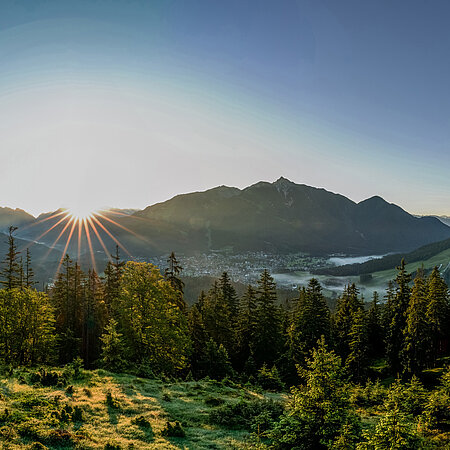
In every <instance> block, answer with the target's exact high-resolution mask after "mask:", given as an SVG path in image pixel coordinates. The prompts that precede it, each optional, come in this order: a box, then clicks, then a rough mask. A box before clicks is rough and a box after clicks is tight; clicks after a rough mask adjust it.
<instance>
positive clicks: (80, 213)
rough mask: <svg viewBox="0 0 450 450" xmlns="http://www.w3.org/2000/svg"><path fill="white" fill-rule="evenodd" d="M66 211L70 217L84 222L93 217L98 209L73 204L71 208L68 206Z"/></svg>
mask: <svg viewBox="0 0 450 450" xmlns="http://www.w3.org/2000/svg"><path fill="white" fill-rule="evenodd" d="M66 211H67V214H68V215H69V217H71V218H72V219H73V220H76V221H78V222H83V221H85V220H89V219H91V218H92V217H93V216H94V215H95V213H96V212H97V210H96V209H94V208H89V207H86V206H72V207H70V208H67V209H66Z"/></svg>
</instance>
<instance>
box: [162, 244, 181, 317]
mask: <svg viewBox="0 0 450 450" xmlns="http://www.w3.org/2000/svg"><path fill="white" fill-rule="evenodd" d="M167 263H168V264H169V267H167V268H166V269H165V270H164V278H165V279H166V280H167V281H168V282H169V283H170V284H171V286H172V287H173V288H174V289H175V291H176V292H177V293H178V306H179V307H180V309H181V310H183V311H184V310H185V309H186V302H185V301H184V299H183V289H184V283H183V281H182V280H181V278H180V274H181V272H182V270H183V268H182V267H181V266H180V263H179V261H178V260H177V258H176V256H175V253H174V252H172V253H171V254H170V256H169V258H168V259H167Z"/></svg>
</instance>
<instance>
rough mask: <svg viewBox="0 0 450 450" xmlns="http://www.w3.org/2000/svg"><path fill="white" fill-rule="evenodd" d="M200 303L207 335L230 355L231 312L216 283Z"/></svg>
mask: <svg viewBox="0 0 450 450" xmlns="http://www.w3.org/2000/svg"><path fill="white" fill-rule="evenodd" d="M202 302H203V306H202V318H203V323H204V325H205V329H206V331H207V332H208V335H209V336H210V337H211V338H212V339H213V340H214V341H215V342H216V343H217V344H218V345H220V344H223V346H224V347H225V348H226V349H227V352H229V353H231V352H232V351H233V349H234V345H235V339H234V338H235V336H234V330H233V326H232V318H231V312H230V309H229V305H228V303H226V302H225V301H224V298H223V296H222V292H221V289H220V286H219V283H218V282H217V281H215V282H214V284H213V285H212V286H211V288H210V290H209V291H208V295H207V296H206V297H205V298H204V299H202Z"/></svg>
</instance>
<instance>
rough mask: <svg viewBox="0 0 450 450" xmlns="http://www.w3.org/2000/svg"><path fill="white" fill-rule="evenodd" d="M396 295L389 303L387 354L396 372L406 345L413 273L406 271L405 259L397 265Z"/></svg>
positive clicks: (399, 366) (399, 369) (398, 370)
mask: <svg viewBox="0 0 450 450" xmlns="http://www.w3.org/2000/svg"><path fill="white" fill-rule="evenodd" d="M397 270H398V273H397V277H396V279H395V282H396V289H395V295H394V296H393V298H392V299H390V301H389V303H388V308H389V324H388V328H387V345H386V354H387V359H388V361H389V364H390V366H391V368H392V370H393V371H394V373H399V372H400V371H401V367H402V366H401V359H400V352H401V350H402V349H403V347H404V330H405V328H406V310H407V309H408V305H409V299H410V294H411V289H410V287H409V282H410V281H411V275H410V274H409V273H407V272H406V264H405V260H404V259H402V261H401V263H400V266H398V267H397Z"/></svg>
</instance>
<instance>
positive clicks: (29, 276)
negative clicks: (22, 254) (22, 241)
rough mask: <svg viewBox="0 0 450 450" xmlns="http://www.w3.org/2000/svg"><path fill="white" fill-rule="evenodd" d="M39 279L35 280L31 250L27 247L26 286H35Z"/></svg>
mask: <svg viewBox="0 0 450 450" xmlns="http://www.w3.org/2000/svg"><path fill="white" fill-rule="evenodd" d="M36 283H37V281H34V271H33V267H32V266H31V252H30V249H29V248H27V253H26V258H25V287H27V288H34V286H35V285H36Z"/></svg>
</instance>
